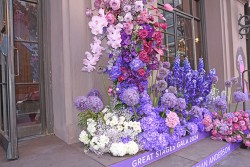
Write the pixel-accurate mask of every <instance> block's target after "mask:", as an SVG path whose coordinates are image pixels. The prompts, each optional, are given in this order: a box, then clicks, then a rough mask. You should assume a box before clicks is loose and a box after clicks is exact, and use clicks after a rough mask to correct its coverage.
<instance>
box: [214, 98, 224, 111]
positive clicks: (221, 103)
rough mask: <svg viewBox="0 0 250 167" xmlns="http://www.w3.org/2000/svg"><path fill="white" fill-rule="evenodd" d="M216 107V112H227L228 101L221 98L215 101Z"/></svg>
mask: <svg viewBox="0 0 250 167" xmlns="http://www.w3.org/2000/svg"><path fill="white" fill-rule="evenodd" d="M214 107H215V109H216V110H221V111H226V109H227V101H226V99H224V98H219V99H216V100H215V101H214Z"/></svg>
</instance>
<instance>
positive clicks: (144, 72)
mask: <svg viewBox="0 0 250 167" xmlns="http://www.w3.org/2000/svg"><path fill="white" fill-rule="evenodd" d="M137 72H138V75H139V76H142V77H143V76H145V75H146V71H145V70H144V69H143V68H140V69H139V70H138V71H137Z"/></svg>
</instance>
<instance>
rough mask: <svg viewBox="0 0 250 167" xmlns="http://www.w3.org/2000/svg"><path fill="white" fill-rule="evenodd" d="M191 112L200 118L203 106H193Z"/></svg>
mask: <svg viewBox="0 0 250 167" xmlns="http://www.w3.org/2000/svg"><path fill="white" fill-rule="evenodd" d="M189 112H190V114H191V115H192V116H194V117H196V118H199V117H201V116H202V113H201V108H200V107H198V106H193V107H192V108H191V110H190V111H189Z"/></svg>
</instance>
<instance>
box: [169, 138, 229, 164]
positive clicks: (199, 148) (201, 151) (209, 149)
mask: <svg viewBox="0 0 250 167" xmlns="http://www.w3.org/2000/svg"><path fill="white" fill-rule="evenodd" d="M225 145H227V143H226V142H223V141H214V140H212V139H210V138H206V139H203V140H201V141H199V142H197V143H194V144H192V145H190V146H188V147H187V148H184V149H182V150H180V151H178V152H176V153H174V155H178V156H180V157H183V158H186V159H189V160H192V161H196V162H199V161H201V160H203V159H204V158H206V157H207V156H209V155H210V154H212V153H214V152H215V151H217V150H219V149H220V148H222V147H223V146H225Z"/></svg>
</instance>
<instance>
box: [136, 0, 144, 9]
mask: <svg viewBox="0 0 250 167" xmlns="http://www.w3.org/2000/svg"><path fill="white" fill-rule="evenodd" d="M142 10H143V2H142V1H136V2H135V11H136V12H140V11H142Z"/></svg>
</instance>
